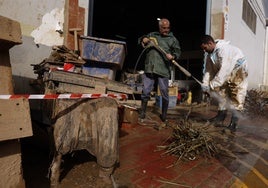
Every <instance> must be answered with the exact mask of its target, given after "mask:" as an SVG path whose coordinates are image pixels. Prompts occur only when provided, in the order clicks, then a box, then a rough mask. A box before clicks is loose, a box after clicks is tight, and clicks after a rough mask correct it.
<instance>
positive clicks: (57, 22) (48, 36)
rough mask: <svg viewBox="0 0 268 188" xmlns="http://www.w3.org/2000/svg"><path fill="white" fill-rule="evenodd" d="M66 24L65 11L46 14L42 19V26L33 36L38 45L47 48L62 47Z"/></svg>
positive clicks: (54, 10) (57, 10) (55, 10)
mask: <svg viewBox="0 0 268 188" xmlns="http://www.w3.org/2000/svg"><path fill="white" fill-rule="evenodd" d="M63 23H64V9H63V8H62V9H61V10H60V9H58V8H55V9H53V10H52V11H51V12H49V13H47V14H45V15H44V16H43V18H42V24H41V25H40V26H39V27H38V28H37V29H35V30H33V32H32V33H31V36H32V37H33V38H34V42H35V43H36V44H43V45H47V46H53V45H62V44H63V36H62V34H61V33H60V32H63Z"/></svg>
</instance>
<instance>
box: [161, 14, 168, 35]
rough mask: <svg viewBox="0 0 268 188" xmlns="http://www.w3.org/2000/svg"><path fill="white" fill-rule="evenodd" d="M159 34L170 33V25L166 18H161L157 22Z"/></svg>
mask: <svg viewBox="0 0 268 188" xmlns="http://www.w3.org/2000/svg"><path fill="white" fill-rule="evenodd" d="M159 32H160V34H161V35H168V33H169V32H170V23H169V20H168V19H166V18H162V19H160V20H159Z"/></svg>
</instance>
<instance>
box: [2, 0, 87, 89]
mask: <svg viewBox="0 0 268 188" xmlns="http://www.w3.org/2000/svg"><path fill="white" fill-rule="evenodd" d="M64 6H65V0H49V1H45V0H0V15H1V16H5V17H8V18H10V19H12V20H16V21H18V22H19V23H20V25H21V30H22V41H23V43H22V44H21V45H17V46H14V47H13V48H11V49H10V60H11V65H12V73H13V76H14V81H15V86H14V87H15V92H16V93H31V92H34V91H33V90H32V88H31V87H30V86H29V80H30V79H35V78H37V75H36V74H34V72H33V67H32V66H31V64H39V63H41V62H42V61H43V60H44V59H45V58H47V57H48V56H49V55H50V53H51V50H52V49H51V47H52V46H53V45H61V44H63V38H62V36H60V34H59V33H58V32H56V28H58V27H60V26H62V25H63V24H64V23H63V22H64V18H63V13H64ZM79 6H80V7H83V6H84V7H83V8H85V12H86V15H85V19H87V15H88V0H79ZM85 23H87V22H86V21H85ZM85 29H86V30H85V31H87V24H86V25H85Z"/></svg>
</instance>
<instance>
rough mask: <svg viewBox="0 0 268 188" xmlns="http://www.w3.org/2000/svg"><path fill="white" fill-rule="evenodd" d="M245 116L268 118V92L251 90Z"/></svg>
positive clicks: (246, 103) (246, 100)
mask: <svg viewBox="0 0 268 188" xmlns="http://www.w3.org/2000/svg"><path fill="white" fill-rule="evenodd" d="M244 107H245V114H247V115H248V116H250V117H261V116H262V117H265V116H266V117H267V116H268V113H267V112H268V92H265V91H260V90H256V89H251V90H249V91H248V92H247V95H246V99H245V105H244Z"/></svg>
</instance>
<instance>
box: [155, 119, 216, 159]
mask: <svg viewBox="0 0 268 188" xmlns="http://www.w3.org/2000/svg"><path fill="white" fill-rule="evenodd" d="M209 127H211V126H209V125H207V126H206V125H197V124H196V125H195V124H193V123H191V122H190V121H188V120H187V118H186V120H182V121H180V122H179V123H178V124H177V125H176V126H174V127H173V134H172V136H171V138H169V139H168V140H167V141H166V142H167V143H168V144H167V145H164V146H158V149H160V150H165V152H164V153H162V155H173V156H176V157H178V160H186V161H189V160H195V159H197V157H198V156H204V157H208V158H210V157H213V156H215V155H216V154H218V153H219V152H220V149H219V148H218V146H217V144H216V143H215V141H214V137H213V135H212V134H211V131H210V130H209Z"/></svg>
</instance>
